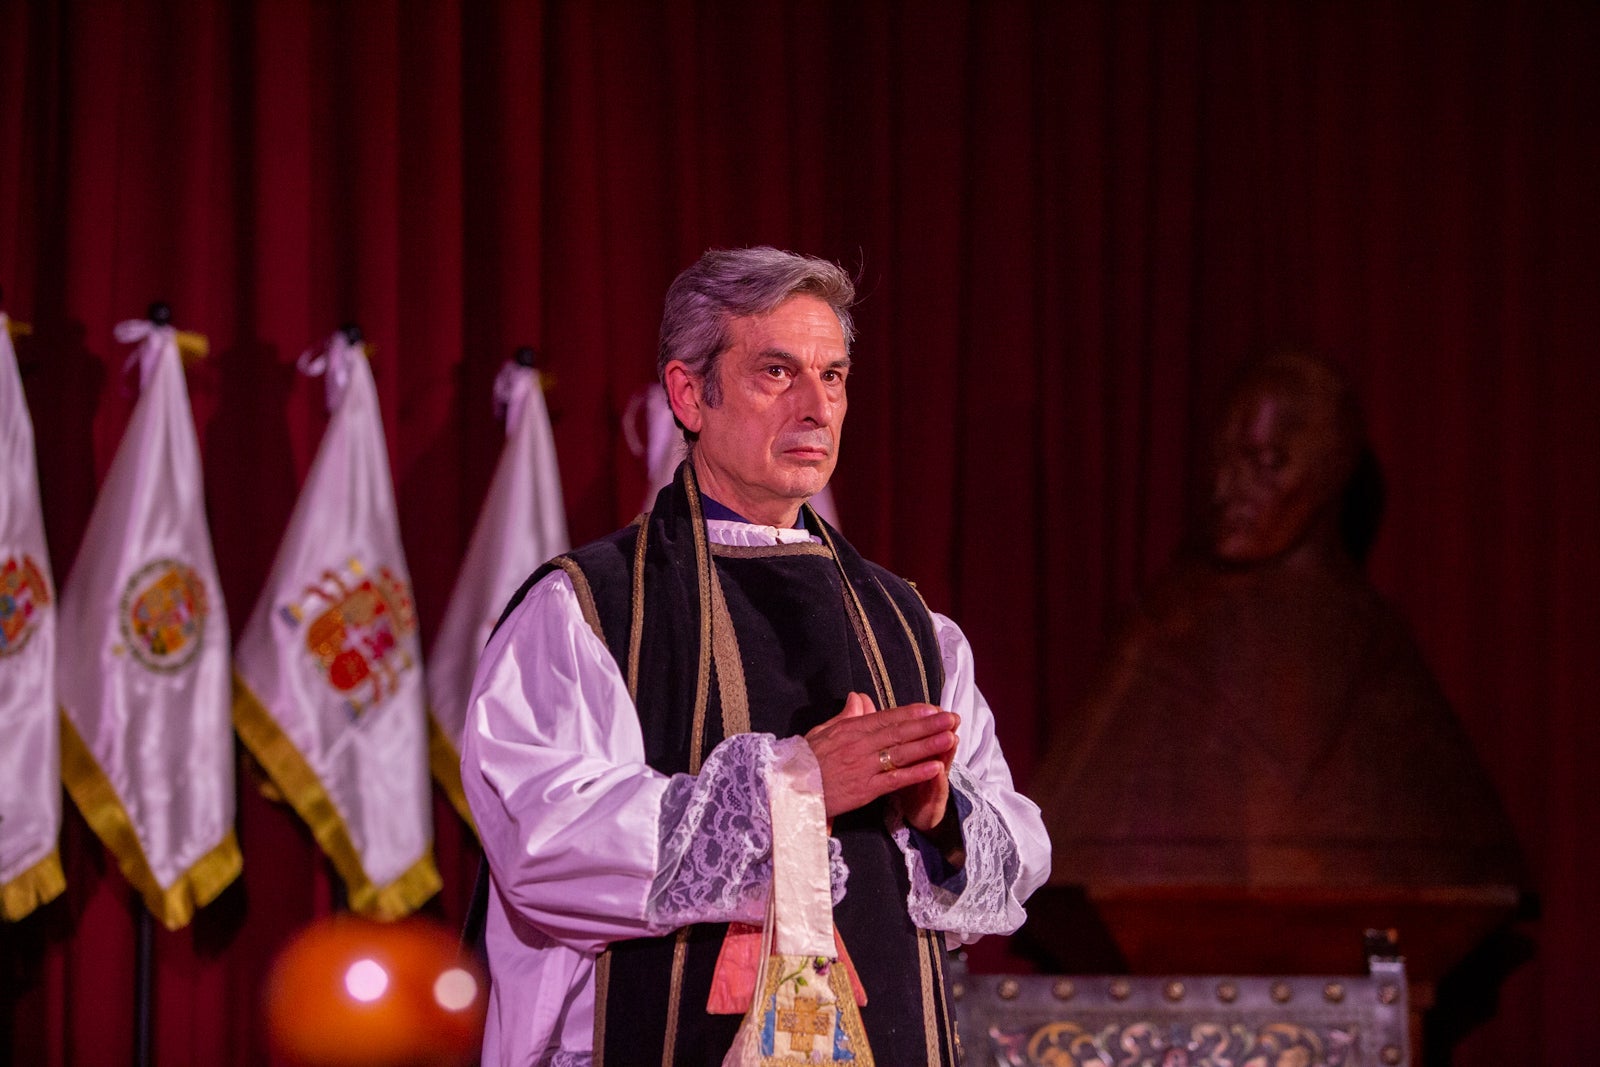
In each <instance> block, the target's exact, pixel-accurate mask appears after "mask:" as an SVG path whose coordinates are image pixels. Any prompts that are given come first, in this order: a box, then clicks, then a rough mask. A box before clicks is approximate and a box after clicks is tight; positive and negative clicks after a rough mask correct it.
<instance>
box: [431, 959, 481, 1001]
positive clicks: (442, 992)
mask: <svg viewBox="0 0 1600 1067" xmlns="http://www.w3.org/2000/svg"><path fill="white" fill-rule="evenodd" d="M433 999H434V1000H437V1001H438V1002H439V1006H440V1007H441V1008H443V1009H444V1010H445V1011H461V1010H462V1009H463V1008H469V1007H471V1006H472V1002H473V1001H475V1000H477V999H478V980H477V979H476V978H474V977H472V975H470V974H468V973H467V972H466V971H463V970H462V969H461V968H460V967H452V968H450V969H449V970H448V971H445V972H444V973H443V974H441V975H440V976H439V978H438V980H437V981H436V982H434V983H433Z"/></svg>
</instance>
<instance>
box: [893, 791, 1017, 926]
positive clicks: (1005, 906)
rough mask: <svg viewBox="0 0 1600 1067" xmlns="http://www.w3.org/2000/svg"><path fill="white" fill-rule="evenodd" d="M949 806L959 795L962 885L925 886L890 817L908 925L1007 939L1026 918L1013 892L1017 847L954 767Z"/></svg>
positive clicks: (922, 871) (905, 835)
mask: <svg viewBox="0 0 1600 1067" xmlns="http://www.w3.org/2000/svg"><path fill="white" fill-rule="evenodd" d="M950 790H951V794H952V796H951V802H952V803H955V793H956V792H958V791H959V793H960V795H961V797H962V799H963V800H965V801H967V803H966V804H960V805H958V810H960V811H961V813H962V819H961V837H962V841H963V844H964V845H965V847H966V863H965V865H964V866H963V867H962V870H961V873H962V874H963V875H965V878H964V879H959V878H958V879H953V880H951V881H949V882H947V883H946V884H945V885H937V884H935V883H934V882H933V881H931V880H930V878H929V875H928V869H927V866H926V864H925V860H924V858H923V855H922V853H921V852H920V851H919V850H918V848H917V845H916V842H915V841H913V840H912V831H911V828H910V827H909V826H907V825H906V824H905V823H904V822H903V821H901V820H900V819H899V817H898V816H896V817H894V821H893V826H892V830H893V832H894V840H895V843H896V844H897V845H899V846H900V851H901V853H903V854H904V855H905V860H906V871H907V872H908V873H909V874H910V876H911V892H910V894H909V895H908V896H907V898H906V910H907V911H908V912H909V913H910V915H911V921H912V922H913V923H915V924H916V925H917V926H918V927H920V928H921V929H924V930H944V931H947V932H949V933H953V934H961V935H964V936H970V937H977V936H980V935H982V934H1008V933H1010V932H1012V931H1013V930H1015V929H1017V928H1018V927H1020V926H1021V925H1022V921H1023V920H1024V919H1025V918H1027V915H1026V913H1025V912H1024V911H1023V910H1022V902H1021V901H1019V900H1018V899H1017V897H1016V894H1015V892H1013V890H1014V889H1015V887H1016V884H1017V877H1018V875H1019V873H1020V872H1021V869H1022V859H1021V855H1020V854H1019V853H1018V851H1017V843H1016V841H1015V839H1013V838H1012V836H1011V831H1010V830H1009V829H1008V828H1007V827H1006V824H1005V820H1004V819H1002V818H1001V817H1000V813H999V811H997V810H996V809H995V807H994V805H993V804H991V803H989V801H988V799H987V798H986V797H985V796H984V795H983V787H982V786H981V785H979V784H978V782H977V780H976V779H975V778H973V777H972V775H971V774H969V773H968V772H967V769H966V768H965V767H963V766H961V765H960V764H959V763H957V764H954V765H953V766H951V768H950Z"/></svg>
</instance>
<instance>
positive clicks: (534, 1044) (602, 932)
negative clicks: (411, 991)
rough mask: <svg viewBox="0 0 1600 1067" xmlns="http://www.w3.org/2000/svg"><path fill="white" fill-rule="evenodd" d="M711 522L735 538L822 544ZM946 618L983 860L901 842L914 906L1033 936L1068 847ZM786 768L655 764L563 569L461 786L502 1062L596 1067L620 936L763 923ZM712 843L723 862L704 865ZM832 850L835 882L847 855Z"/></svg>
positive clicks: (485, 709) (740, 758) (501, 678)
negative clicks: (734, 827)
mask: <svg viewBox="0 0 1600 1067" xmlns="http://www.w3.org/2000/svg"><path fill="white" fill-rule="evenodd" d="M706 527H707V534H708V537H709V538H710V540H712V541H713V542H716V543H719V544H735V545H771V544H775V543H777V542H779V541H793V540H796V539H803V538H805V537H806V536H807V535H806V534H805V531H803V530H779V529H775V528H773V527H770V526H754V525H748V524H745V523H738V522H727V521H717V520H713V521H711V522H708V523H707V524H706ZM933 622H934V629H935V633H936V635H937V639H938V643H939V649H940V654H941V659H942V661H943V665H944V674H945V682H944V690H943V697H942V701H941V703H942V706H943V707H945V708H946V709H948V710H950V711H954V712H956V713H957V714H959V715H960V716H961V723H960V727H959V729H958V731H957V734H958V739H959V744H958V746H957V749H956V757H955V765H954V766H953V767H952V769H951V783H952V786H953V788H954V789H955V790H956V791H958V792H959V793H960V794H961V796H962V799H963V800H964V801H965V802H966V803H964V804H963V805H961V807H962V810H963V811H964V815H963V820H962V833H963V836H964V838H965V844H966V849H967V859H966V865H965V867H964V870H963V872H962V878H961V879H960V881H959V884H958V885H957V891H956V892H951V891H949V890H948V889H947V888H943V887H941V886H938V885H933V884H931V883H930V880H929V877H928V874H927V872H926V871H925V870H924V869H923V860H922V857H921V853H919V851H918V850H917V848H916V847H915V845H914V843H912V842H911V841H910V840H909V833H908V831H907V830H906V829H905V828H904V827H903V826H899V827H895V828H894V832H895V839H896V841H897V842H899V844H900V847H901V851H902V853H903V854H904V855H905V858H906V863H907V868H908V870H909V872H910V881H911V894H910V898H909V899H908V901H907V908H908V911H909V913H910V914H911V916H912V918H913V919H914V920H915V921H916V922H917V923H918V925H921V926H923V927H924V928H926V929H934V930H940V931H943V932H945V934H946V938H947V941H948V942H949V943H951V944H952V945H954V944H959V943H964V942H971V941H975V940H977V939H978V938H979V937H981V936H983V935H984V934H991V933H1009V932H1011V931H1013V930H1015V929H1016V928H1017V927H1018V926H1020V925H1021V924H1022V921H1023V918H1024V913H1023V910H1022V901H1024V900H1026V899H1027V897H1028V895H1029V894H1031V893H1032V892H1033V891H1034V889H1036V888H1037V887H1038V886H1039V885H1040V884H1041V883H1043V881H1044V879H1045V878H1046V877H1047V876H1048V874H1049V872H1050V843H1049V838H1048V837H1047V836H1046V835H1045V831H1044V825H1043V823H1042V821H1041V820H1040V817H1039V809H1038V807H1037V806H1036V805H1035V804H1034V803H1033V802H1032V801H1030V800H1028V799H1027V798H1026V797H1024V796H1022V795H1021V794H1020V793H1018V792H1016V790H1015V788H1014V787H1013V785H1012V781H1011V771H1010V769H1009V768H1008V767H1007V765H1006V762H1005V758H1004V756H1003V755H1002V754H1001V752H1000V747H999V744H998V743H997V741H996V739H995V735H994V716H993V714H992V712H991V711H990V709H989V705H988V703H987V702H986V701H985V700H984V699H983V696H982V694H981V693H979V692H978V689H977V686H976V684H975V682H974V676H973V675H974V667H973V660H972V649H971V647H970V646H969V645H968V644H967V641H966V638H965V637H964V636H963V635H962V633H961V631H960V629H959V628H958V627H957V626H956V625H955V623H953V622H951V621H950V620H949V619H948V618H945V617H944V616H942V615H939V614H938V613H934V614H933ZM772 759H773V754H772V738H771V736H770V735H766V734H743V735H739V736H736V737H731V738H728V739H727V740H725V741H723V742H722V744H720V745H718V746H717V747H716V748H715V749H713V750H712V752H711V754H710V755H709V756H708V757H707V759H706V762H705V765H704V766H703V767H702V768H701V771H700V773H699V775H697V776H694V777H691V776H689V775H676V776H672V777H668V776H666V775H663V774H660V773H659V772H657V771H655V770H653V769H651V768H650V767H649V766H648V765H647V764H646V763H645V752H644V739H643V736H642V734H641V732H640V728H639V719H638V713H637V711H636V710H635V708H634V705H633V702H632V700H631V699H629V697H628V690H627V683H626V682H625V681H624V679H623V677H622V675H621V672H620V671H619V670H618V668H617V664H616V661H615V660H614V659H613V658H612V656H611V654H610V653H609V652H608V651H607V650H606V648H605V646H604V645H603V644H602V643H601V641H600V640H599V638H597V637H596V636H595V634H594V632H593V630H591V629H590V627H589V625H588V623H587V622H585V621H584V618H583V615H582V611H581V609H580V606H579V603H578V599H577V595H576V594H575V592H574V591H573V587H572V584H571V581H570V580H569V579H568V578H567V576H566V574H565V573H564V572H562V571H559V570H558V571H555V572H553V573H551V574H549V575H547V576H546V577H545V578H544V579H542V580H541V581H540V582H539V583H538V584H537V585H535V586H534V587H533V588H532V589H531V590H529V592H528V595H527V597H526V598H525V599H524V600H523V602H522V603H521V604H520V605H518V607H517V609H516V610H515V611H514V612H513V613H512V614H511V616H510V617H509V618H508V619H507V620H506V622H505V624H504V625H503V626H501V627H500V629H499V630H498V631H497V632H496V633H495V635H494V637H493V638H492V639H491V640H490V641H489V644H488V646H487V647H486V648H485V649H484V653H483V657H482V659H481V661H480V664H479V668H478V674H477V678H476V681H475V683H474V687H473V696H472V700H471V704H470V710H469V713H468V719H467V723H466V731H465V735H464V738H463V742H462V775H461V777H462V785H463V788H464V790H465V792H466V796H467V800H468V802H469V804H470V805H471V807H472V813H473V817H474V818H475V819H476V821H477V825H478V830H479V835H480V837H481V838H482V841H483V846H484V850H485V852H486V853H487V855H488V858H489V864H490V868H491V870H492V872H493V874H494V887H493V889H492V890H491V893H490V899H489V913H488V918H487V935H486V937H487V945H488V952H489V961H490V966H491V969H492V971H493V976H494V983H493V988H492V990H491V993H490V1004H489V1019H488V1027H487V1030H486V1033H485V1037H484V1056H483V1063H484V1064H485V1065H486V1067H500V1065H513V1064H515V1065H519V1067H521V1065H527V1064H540V1065H543V1064H553V1065H556V1067H566V1065H581V1064H587V1063H589V1062H590V1053H591V1045H592V1041H593V1027H594V962H595V958H596V956H597V955H598V954H599V953H600V952H601V951H603V950H604V949H605V947H606V945H607V944H609V943H610V942H612V941H616V940H622V939H625V938H633V937H646V936H657V935H660V934H664V933H668V932H670V931H671V930H673V929H676V928H677V927H679V926H682V925H685V924H686V923H689V922H719V921H731V920H739V921H743V922H750V923H757V924H759V923H760V922H761V920H762V917H763V914H764V909H765V902H766V886H767V885H768V884H769V882H770V878H771V866H770V857H769V856H768V854H767V852H768V849H767V842H768V841H770V830H766V831H765V832H766V833H767V835H768V836H767V837H766V838H765V839H763V838H762V836H761V833H762V832H763V831H762V828H763V827H764V826H765V819H766V817H767V813H766V809H765V803H766V802H765V785H764V783H765V775H766V772H767V770H768V769H769V768H770V765H771V762H772ZM730 808H738V814H739V815H740V816H741V817H742V820H748V821H750V822H752V823H754V824H755V825H756V826H757V830H756V831H755V832H754V833H753V834H752V835H750V838H751V839H747V840H744V841H731V840H729V839H728V837H727V836H726V835H725V834H723V833H721V832H720V830H721V827H722V826H724V825H725V822H724V818H725V816H726V814H727V812H728V810H729V809H730ZM710 837H716V842H715V845H716V848H715V850H714V851H715V854H716V855H717V857H718V860H717V864H716V867H715V869H714V870H713V869H711V868H710V867H706V868H703V869H702V868H699V867H697V864H696V862H695V861H696V858H697V856H698V851H697V848H696V846H697V844H703V843H704V842H705V840H706V839H707V838H710ZM833 855H834V862H835V866H836V871H835V881H836V884H837V881H838V876H839V875H840V874H841V873H842V866H841V865H840V863H839V860H838V847H837V844H835V845H834V846H833ZM763 864H765V866H763ZM843 891H844V892H848V884H847V882H846V884H845V886H844V890H843ZM837 895H838V890H837V889H836V897H837Z"/></svg>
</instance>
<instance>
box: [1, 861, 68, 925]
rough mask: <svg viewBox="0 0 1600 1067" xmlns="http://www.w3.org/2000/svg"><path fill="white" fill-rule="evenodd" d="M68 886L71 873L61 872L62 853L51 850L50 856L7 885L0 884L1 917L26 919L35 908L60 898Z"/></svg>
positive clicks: (13, 919) (8, 919) (13, 920)
mask: <svg viewBox="0 0 1600 1067" xmlns="http://www.w3.org/2000/svg"><path fill="white" fill-rule="evenodd" d="M66 888H67V876H66V875H65V874H63V873H62V872H61V853H60V852H58V851H57V850H56V849H51V850H50V853H49V855H47V856H45V857H44V858H43V859H41V860H40V861H39V862H38V863H35V864H34V865H33V866H32V867H29V868H28V869H27V870H25V871H23V872H22V873H21V874H19V875H17V876H16V877H15V878H13V879H11V881H9V882H7V883H6V884H5V885H0V918H4V919H5V920H6V921H7V922H16V921H17V920H18V919H23V918H26V917H27V916H28V915H29V914H31V913H32V912H33V910H34V909H35V908H38V907H42V906H43V905H45V904H48V903H50V902H51V901H52V900H54V899H55V898H56V897H59V896H60V895H61V894H62V893H63V892H64V891H65V890H66Z"/></svg>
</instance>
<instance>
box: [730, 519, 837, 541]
mask: <svg viewBox="0 0 1600 1067" xmlns="http://www.w3.org/2000/svg"><path fill="white" fill-rule="evenodd" d="M706 536H707V537H708V538H710V539H711V540H712V541H714V542H716V543H717V544H719V545H736V546H741V547H746V548H748V547H756V546H761V547H766V546H769V545H801V544H806V543H807V542H810V543H812V544H821V543H822V538H820V537H816V536H813V535H812V533H811V531H809V530H807V529H805V528H804V527H793V528H783V527H778V526H758V525H756V524H755V523H752V522H734V521H733V520H732V519H707V520H706Z"/></svg>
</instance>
